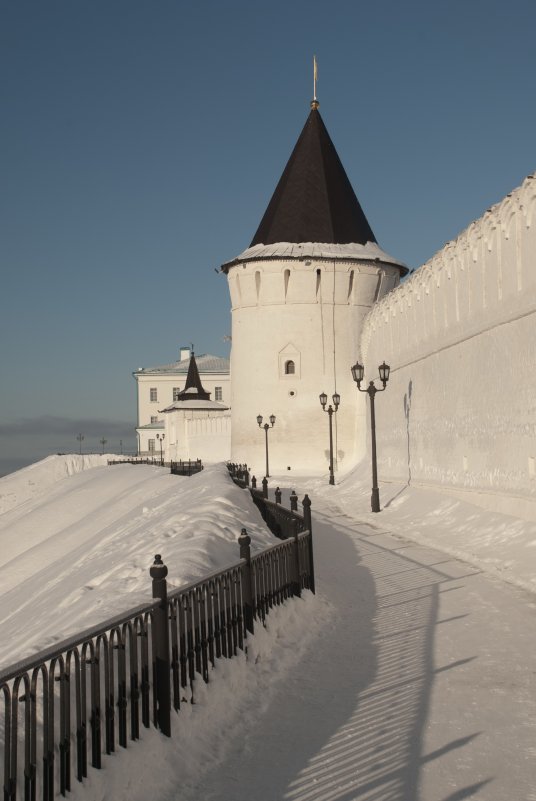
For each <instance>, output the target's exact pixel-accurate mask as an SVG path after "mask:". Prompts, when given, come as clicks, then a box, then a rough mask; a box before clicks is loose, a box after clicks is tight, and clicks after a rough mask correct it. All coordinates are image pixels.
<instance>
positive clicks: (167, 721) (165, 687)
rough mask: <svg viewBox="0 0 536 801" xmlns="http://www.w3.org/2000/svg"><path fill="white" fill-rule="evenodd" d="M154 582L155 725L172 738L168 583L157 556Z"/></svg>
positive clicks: (154, 565)
mask: <svg viewBox="0 0 536 801" xmlns="http://www.w3.org/2000/svg"><path fill="white" fill-rule="evenodd" d="M149 572H150V574H151V578H152V580H153V598H159V599H160V603H159V605H158V607H157V608H156V609H155V610H154V617H153V627H154V653H153V664H154V668H153V670H154V681H155V685H156V724H157V726H158V728H159V729H160V731H161V732H162V734H165V735H166V737H171V681H170V671H171V664H170V660H169V626H168V602H167V582H166V576H167V573H168V569H167V567H166V566H165V564H164V563H163V562H162V557H161V556H160V554H159V553H157V554H156V556H155V558H154V564H153V565H152V567H151V569H150V571H149Z"/></svg>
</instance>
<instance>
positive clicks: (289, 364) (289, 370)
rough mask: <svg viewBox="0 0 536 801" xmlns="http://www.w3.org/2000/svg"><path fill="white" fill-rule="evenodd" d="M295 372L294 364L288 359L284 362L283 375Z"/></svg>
mask: <svg viewBox="0 0 536 801" xmlns="http://www.w3.org/2000/svg"><path fill="white" fill-rule="evenodd" d="M295 372H296V365H295V364H294V362H293V361H292V359H289V360H288V362H285V375H294V373H295Z"/></svg>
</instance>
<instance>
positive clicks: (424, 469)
mask: <svg viewBox="0 0 536 801" xmlns="http://www.w3.org/2000/svg"><path fill="white" fill-rule="evenodd" d="M361 355H362V357H363V361H364V364H365V370H366V375H367V376H368V379H370V378H373V377H374V376H375V375H377V366H378V365H379V364H381V362H382V361H383V360H384V359H385V361H386V362H387V363H388V364H390V365H391V378H390V381H389V384H388V385H387V389H386V391H385V392H384V393H381V394H380V395H378V396H377V399H376V420H377V444H378V470H379V476H380V480H381V479H397V480H400V479H401V480H404V481H411V482H412V483H426V484H435V485H442V486H444V487H445V486H448V487H451V488H457V489H458V490H460V491H461V490H471V491H473V493H478V496H479V497H478V500H479V502H481V503H483V504H484V505H487V506H494V507H495V508H501V509H502V510H504V511H509V510H510V511H512V510H513V509H514V504H513V502H512V500H511V499H512V498H517V499H518V500H517V501H516V508H517V509H519V505H520V504H521V505H523V503H524V506H525V508H526V510H528V511H527V514H530V516H535V515H536V174H535V175H531V176H529V177H528V178H526V179H525V181H524V182H523V184H522V186H521V187H519V188H518V189H516V190H515V191H514V192H512V193H511V194H510V195H508V196H507V197H506V198H505V199H504V200H503V201H502V202H501V203H499V204H497V205H496V206H494V207H493V208H491V209H489V210H488V211H487V212H486V213H485V214H484V216H483V217H482V218H481V219H480V220H477V221H476V222H474V223H472V224H471V225H470V226H469V227H468V228H467V229H466V230H465V231H464V232H463V233H462V234H460V236H459V237H458V238H457V239H456V240H455V241H453V242H449V243H448V244H447V245H446V246H445V247H444V248H443V250H441V251H440V252H439V253H437V254H436V255H435V256H434V257H433V258H432V259H431V260H430V261H429V262H427V263H426V264H425V265H423V266H422V267H421V268H420V269H419V270H417V271H416V272H415V273H413V274H412V275H411V276H410V277H409V278H408V279H407V280H406V281H405V283H403V284H402V285H401V286H400V287H398V288H396V289H395V290H393V291H392V292H390V293H389V294H388V295H387V296H386V297H385V298H383V300H381V301H380V302H379V303H377V304H376V305H375V306H374V307H373V309H372V310H371V311H370V312H369V314H368V315H367V318H366V320H365V323H364V327H363V333H362V338H361ZM368 373H370V375H368ZM488 493H489V494H490V495H488ZM491 493H493V497H492V496H491ZM473 499H476V497H475V496H473ZM508 499H510V501H509V500H508ZM535 519H536V518H535Z"/></svg>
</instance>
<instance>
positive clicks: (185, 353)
mask: <svg viewBox="0 0 536 801" xmlns="http://www.w3.org/2000/svg"><path fill="white" fill-rule="evenodd" d="M189 358H190V348H188V347H186V348H183V347H182V346H181V348H180V352H179V361H180V362H183V361H184V360H185V359H189Z"/></svg>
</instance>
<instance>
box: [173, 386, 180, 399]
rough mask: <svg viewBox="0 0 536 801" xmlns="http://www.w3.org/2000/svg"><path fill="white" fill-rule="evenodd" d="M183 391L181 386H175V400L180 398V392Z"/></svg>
mask: <svg viewBox="0 0 536 801" xmlns="http://www.w3.org/2000/svg"><path fill="white" fill-rule="evenodd" d="M180 391H181V388H180V387H173V400H174V401H176V400H179V392H180Z"/></svg>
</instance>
